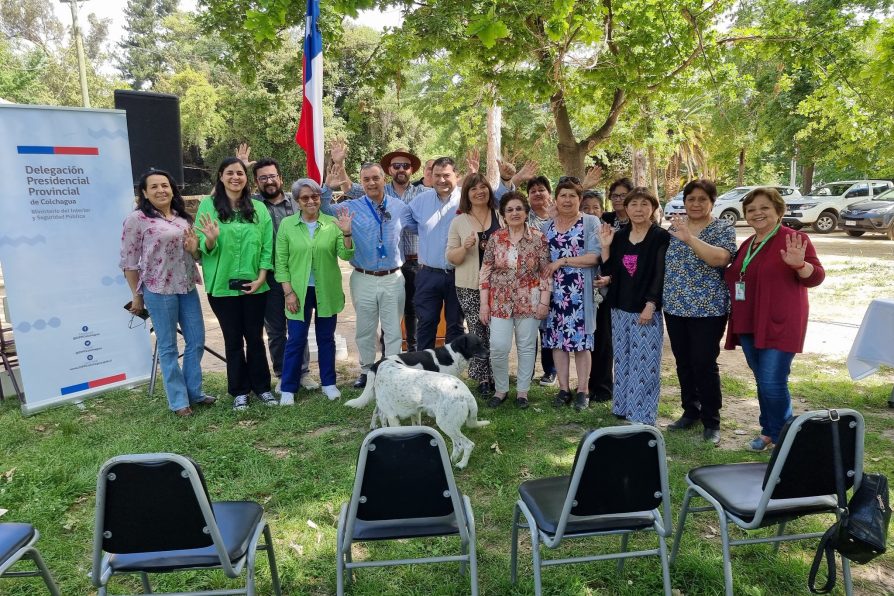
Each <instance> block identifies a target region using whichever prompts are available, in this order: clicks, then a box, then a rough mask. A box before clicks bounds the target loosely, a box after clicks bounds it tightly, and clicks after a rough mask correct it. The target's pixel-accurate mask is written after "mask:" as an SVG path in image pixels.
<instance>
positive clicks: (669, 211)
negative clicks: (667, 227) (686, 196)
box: [664, 190, 686, 221]
mask: <svg viewBox="0 0 894 596" xmlns="http://www.w3.org/2000/svg"><path fill="white" fill-rule="evenodd" d="M672 215H686V209H685V208H684V207H683V191H682V190H681V191H680V192H678V193H677V194H675V195H674V196H673V197H672V198H671V200H670V201H668V202H667V203H665V205H664V219H666V220H667V221H670V218H671V216H672Z"/></svg>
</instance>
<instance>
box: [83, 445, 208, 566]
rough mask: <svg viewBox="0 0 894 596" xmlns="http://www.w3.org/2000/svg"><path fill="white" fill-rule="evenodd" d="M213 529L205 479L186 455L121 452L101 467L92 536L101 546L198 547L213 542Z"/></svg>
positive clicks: (135, 549) (120, 549) (112, 549)
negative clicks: (94, 535) (93, 534)
mask: <svg viewBox="0 0 894 596" xmlns="http://www.w3.org/2000/svg"><path fill="white" fill-rule="evenodd" d="M211 526H214V527H213V531H212V527H211ZM212 534H218V531H217V528H216V524H215V522H214V513H213V511H212V509H211V504H210V499H209V498H208V491H207V489H206V487H205V479H204V477H203V476H202V472H201V470H200V469H199V466H198V465H197V464H196V463H195V462H193V461H192V460H191V459H189V458H187V457H184V456H181V455H174V454H170V453H156V454H144V455H124V456H120V457H115V458H113V459H111V460H109V461H108V462H106V463H105V465H104V466H103V467H102V469H101V470H100V473H99V478H98V480H97V487H96V537H95V542H96V543H97V546H101V548H102V550H103V551H105V552H107V553H118V554H126V553H139V552H152V551H163V550H179V549H191V548H203V547H207V546H211V545H212V544H213V543H214V539H213V536H212ZM100 541H101V544H100Z"/></svg>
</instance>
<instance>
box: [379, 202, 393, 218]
mask: <svg viewBox="0 0 894 596" xmlns="http://www.w3.org/2000/svg"><path fill="white" fill-rule="evenodd" d="M376 211H378V212H379V217H381V218H382V221H391V213H390V212H388V211H385V206H384V205H379V206H377V207H376Z"/></svg>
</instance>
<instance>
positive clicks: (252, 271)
mask: <svg viewBox="0 0 894 596" xmlns="http://www.w3.org/2000/svg"><path fill="white" fill-rule="evenodd" d="M253 203H254V208H255V221H254V222H250V221H244V220H242V218H241V217H239V216H238V215H237V216H236V217H234V218H233V219H231V220H230V221H226V222H222V221H220V218H218V216H217V210H216V209H215V208H214V199H212V198H211V197H205V198H204V199H202V200H201V202H200V203H199V210H198V212H197V213H196V222H197V224H198V222H199V218H200V217H201V216H202V214H204V213H207V214H208V215H210V216H211V219H213V220H214V221H216V222H217V224H218V226H219V227H220V236H218V237H217V242H216V243H215V244H214V248H213V249H212V250H210V251H209V250H208V249H206V248H205V234H203V233H202V231H201V230H199V229H198V227H196V235H197V236H198V237H199V252H201V253H202V273H203V274H204V278H205V291H206V292H208V293H209V294H211V295H212V296H214V297H215V298H220V297H223V296H242V295H243V294H242V292H241V291H239V290H231V289H230V280H231V279H247V280H250V281H254V280H256V279H258V275H259V273H260V271H261V269H273V263H272V262H271V259H272V257H273V222H272V221H271V219H270V212H269V211H267V207H265V206H264V203H262V202H260V201H253ZM269 289H270V286H268V285H267V283H266V282H264V283H263V284H262V285H261V287H260V288H258V291H257V292H256V293H258V294H260V293H261V292H266V291H268V290H269Z"/></svg>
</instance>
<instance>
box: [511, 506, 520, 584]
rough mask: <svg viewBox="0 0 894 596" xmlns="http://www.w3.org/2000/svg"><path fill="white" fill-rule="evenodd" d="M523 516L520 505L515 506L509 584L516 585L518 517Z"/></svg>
mask: <svg viewBox="0 0 894 596" xmlns="http://www.w3.org/2000/svg"><path fill="white" fill-rule="evenodd" d="M519 515H521V509H519V508H518V503H516V505H515V512H513V514H512V545H511V546H510V548H509V582H510V583H511V584H513V585H515V581H516V578H517V571H518V516H519Z"/></svg>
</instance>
